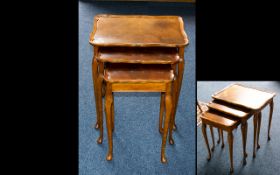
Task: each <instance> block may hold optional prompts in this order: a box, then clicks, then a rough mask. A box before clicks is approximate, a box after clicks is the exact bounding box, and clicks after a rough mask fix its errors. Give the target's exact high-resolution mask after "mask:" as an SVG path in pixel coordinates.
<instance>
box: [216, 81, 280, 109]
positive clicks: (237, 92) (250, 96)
mask: <svg viewBox="0 0 280 175" xmlns="http://www.w3.org/2000/svg"><path fill="white" fill-rule="evenodd" d="M275 95H276V94H275V93H269V92H265V91H260V90H257V89H254V88H249V87H245V86H243V85H240V84H232V85H230V86H228V87H226V88H225V89H223V90H221V91H220V92H217V93H216V94H214V95H212V98H214V99H217V100H222V101H225V102H228V103H231V104H234V105H239V106H242V107H245V108H249V109H253V110H258V109H260V108H262V107H263V106H264V105H265V104H266V103H267V102H269V101H270V100H271V99H272V98H273V97H274V96H275Z"/></svg>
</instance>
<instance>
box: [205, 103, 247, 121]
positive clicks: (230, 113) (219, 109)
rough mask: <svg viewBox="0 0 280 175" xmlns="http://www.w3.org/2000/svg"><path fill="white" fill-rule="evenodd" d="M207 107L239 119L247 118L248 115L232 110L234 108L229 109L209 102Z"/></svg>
mask: <svg viewBox="0 0 280 175" xmlns="http://www.w3.org/2000/svg"><path fill="white" fill-rule="evenodd" d="M207 106H208V107H209V108H211V109H215V110H218V111H221V112H224V113H226V114H229V115H233V116H236V117H240V118H242V117H247V116H248V115H249V113H246V112H244V111H241V110H237V109H234V108H230V107H228V106H225V105H222V104H218V103H213V102H210V103H208V104H207Z"/></svg>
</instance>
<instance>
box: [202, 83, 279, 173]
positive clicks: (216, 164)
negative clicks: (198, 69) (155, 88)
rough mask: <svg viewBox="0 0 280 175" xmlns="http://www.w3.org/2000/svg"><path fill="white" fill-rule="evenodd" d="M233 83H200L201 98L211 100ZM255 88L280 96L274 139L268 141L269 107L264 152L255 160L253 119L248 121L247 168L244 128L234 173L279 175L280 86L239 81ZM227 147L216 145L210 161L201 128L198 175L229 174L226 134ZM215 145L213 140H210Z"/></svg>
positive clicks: (264, 124)
mask: <svg viewBox="0 0 280 175" xmlns="http://www.w3.org/2000/svg"><path fill="white" fill-rule="evenodd" d="M231 83H235V82H230V81H227V82H226V81H223V82H213V81H209V82H207V81H205V82H204V81H200V82H198V83H197V99H198V100H200V101H204V102H209V101H211V95H212V94H213V93H214V92H216V91H218V90H221V89H222V88H224V87H226V86H228V85H229V84H231ZM239 83H242V84H244V85H248V86H251V87H255V88H259V89H263V90H268V91H273V92H276V93H277V95H276V97H275V98H274V112H273V117H272V124H271V131H270V134H271V140H270V141H269V142H267V128H268V115H269V107H266V108H265V109H264V110H263V112H262V123H261V131H260V141H259V143H260V146H261V147H260V149H259V150H258V151H257V152H256V158H255V159H253V156H252V155H253V118H250V119H249V121H248V135H247V153H248V157H247V165H246V166H243V165H242V158H243V149H242V137H241V129H240V126H239V127H238V129H237V130H235V131H234V133H233V134H234V145H233V155H234V156H233V161H234V163H233V164H234V174H254V175H258V174H260V175H262V174H271V175H272V174H279V173H280V137H279V135H280V128H279V126H280V118H279V112H280V109H279V105H280V83H279V82H269V81H260V82H256V81H250V82H248V81H247V82H239ZM207 131H208V133H207V135H208V139H210V138H211V137H210V131H209V129H207ZM215 138H216V141H217V138H218V134H217V130H216V129H215ZM224 139H225V147H224V149H221V147H220V146H221V144H219V145H218V147H217V146H216V148H215V151H214V153H213V157H212V159H211V160H210V161H209V162H208V161H207V159H206V157H207V150H206V145H205V142H204V140H203V136H202V132H201V127H198V128H197V174H229V168H230V164H229V152H228V144H227V134H226V133H225V132H224ZM210 143H211V145H212V141H211V140H210Z"/></svg>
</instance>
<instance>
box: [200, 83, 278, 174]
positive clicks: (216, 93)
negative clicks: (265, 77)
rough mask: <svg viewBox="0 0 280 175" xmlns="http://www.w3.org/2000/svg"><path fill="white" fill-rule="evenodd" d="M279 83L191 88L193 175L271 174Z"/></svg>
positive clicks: (275, 157) (275, 159)
mask: <svg viewBox="0 0 280 175" xmlns="http://www.w3.org/2000/svg"><path fill="white" fill-rule="evenodd" d="M279 94H280V82H276V81H241V82H233V81H198V82H197V102H196V104H197V174H229V173H231V174H244V175H245V174H275V173H276V174H277V172H279V165H280V154H279V152H280V147H279V145H280V137H279V134H280V128H279V127H278V126H279V125H280V118H279V112H280V111H279V105H280V99H279Z"/></svg>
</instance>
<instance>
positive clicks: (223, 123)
mask: <svg viewBox="0 0 280 175" xmlns="http://www.w3.org/2000/svg"><path fill="white" fill-rule="evenodd" d="M227 117H228V116H227V115H221V114H217V113H214V112H209V111H206V112H205V113H204V114H203V115H202V116H201V119H202V120H207V123H211V124H212V126H214V127H218V128H222V129H224V130H226V128H228V127H236V125H238V124H239V123H240V121H239V120H237V119H236V120H234V119H228V118H227Z"/></svg>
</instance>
